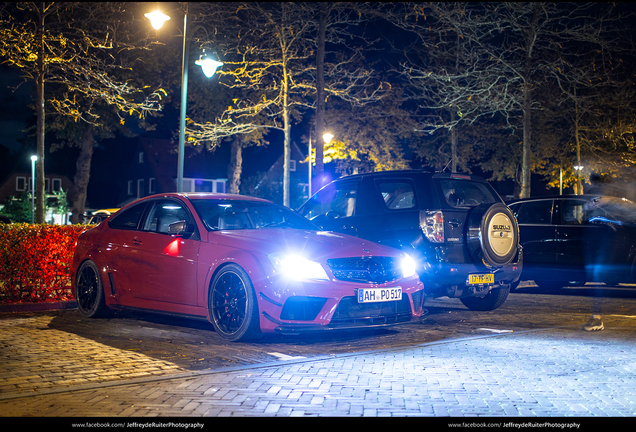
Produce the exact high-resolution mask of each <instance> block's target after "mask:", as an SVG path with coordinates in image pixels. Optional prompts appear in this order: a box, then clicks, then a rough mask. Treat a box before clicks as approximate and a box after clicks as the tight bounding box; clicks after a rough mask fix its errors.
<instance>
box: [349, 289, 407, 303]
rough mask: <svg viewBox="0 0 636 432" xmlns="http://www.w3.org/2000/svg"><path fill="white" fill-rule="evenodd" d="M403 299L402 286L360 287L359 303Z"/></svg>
mask: <svg viewBox="0 0 636 432" xmlns="http://www.w3.org/2000/svg"><path fill="white" fill-rule="evenodd" d="M394 300H402V287H391V288H359V289H358V303H375V302H383V301H394Z"/></svg>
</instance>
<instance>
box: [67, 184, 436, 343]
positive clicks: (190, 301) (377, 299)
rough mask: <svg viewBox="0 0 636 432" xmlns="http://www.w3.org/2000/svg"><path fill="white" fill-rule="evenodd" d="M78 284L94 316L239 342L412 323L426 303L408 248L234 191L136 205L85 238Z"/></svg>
mask: <svg viewBox="0 0 636 432" xmlns="http://www.w3.org/2000/svg"><path fill="white" fill-rule="evenodd" d="M71 280H72V282H73V289H74V290H75V293H76V296H77V297H76V298H77V303H78V308H79V310H80V312H81V313H82V314H84V315H85V316H87V317H97V316H102V315H104V314H106V313H107V312H108V311H109V310H111V309H125V308H130V309H144V310H153V311H159V312H165V313H168V314H177V315H185V316H189V317H194V318H202V319H207V320H209V321H210V322H211V323H212V325H213V326H214V328H215V330H216V331H217V332H218V333H219V335H221V336H222V337H224V338H226V339H228V340H232V341H235V340H246V339H253V338H255V337H257V336H259V335H260V334H261V332H263V333H264V332H280V333H292V334H297V333H301V332H305V331H315V330H333V329H347V328H359V327H365V326H366V327H379V326H387V325H391V324H397V323H402V322H408V321H410V320H411V319H412V318H414V317H418V316H420V315H421V314H422V303H423V300H424V286H423V284H422V282H421V281H420V280H419V278H418V276H417V273H416V271H415V262H414V261H413V260H412V259H411V258H410V257H408V256H407V255H406V254H405V253H404V252H401V251H399V250H396V249H393V248H389V247H387V246H383V245H379V244H374V243H371V242H369V241H365V240H362V239H359V238H355V237H349V236H347V235H342V234H337V233H330V232H325V231H322V230H320V229H319V228H318V227H317V226H315V225H314V224H312V223H311V222H310V221H308V220H307V219H305V218H303V217H301V216H299V215H297V214H296V213H294V212H293V211H291V210H289V209H287V208H285V207H281V206H278V205H276V204H274V203H271V202H269V201H265V200H261V199H257V198H250V197H243V196H239V195H224V194H205V193H198V194H197V193H190V194H162V195H154V196H150V197H147V198H143V199H141V200H138V201H136V202H134V203H131V204H129V205H128V206H126V207H124V208H123V209H122V210H120V211H119V212H117V214H115V215H113V216H111V217H110V218H109V219H108V220H106V221H104V222H102V223H101V224H100V225H97V226H96V227H94V228H91V229H89V230H88V231H85V232H84V233H82V234H81V235H80V237H79V239H78V243H77V247H76V249H75V255H74V259H73V266H72V274H71Z"/></svg>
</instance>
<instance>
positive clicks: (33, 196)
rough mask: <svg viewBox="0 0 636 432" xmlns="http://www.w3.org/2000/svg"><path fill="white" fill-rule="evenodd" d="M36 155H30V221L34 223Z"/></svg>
mask: <svg viewBox="0 0 636 432" xmlns="http://www.w3.org/2000/svg"><path fill="white" fill-rule="evenodd" d="M36 160H38V157H37V156H36V155H33V156H31V223H35V161H36Z"/></svg>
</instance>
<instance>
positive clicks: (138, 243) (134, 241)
mask: <svg viewBox="0 0 636 432" xmlns="http://www.w3.org/2000/svg"><path fill="white" fill-rule="evenodd" d="M132 244H134V245H137V246H139V245H140V244H141V240H139V239H138V238H137V237H135V238H134V239H132Z"/></svg>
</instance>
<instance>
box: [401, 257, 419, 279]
mask: <svg viewBox="0 0 636 432" xmlns="http://www.w3.org/2000/svg"><path fill="white" fill-rule="evenodd" d="M401 266H402V277H405V278H407V277H411V276H415V274H416V273H417V271H416V264H415V260H414V259H413V258H411V257H410V256H408V255H406V256H405V257H404V258H402V262H401Z"/></svg>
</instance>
